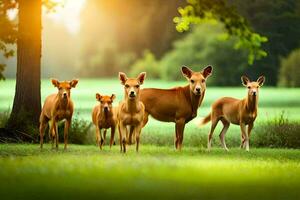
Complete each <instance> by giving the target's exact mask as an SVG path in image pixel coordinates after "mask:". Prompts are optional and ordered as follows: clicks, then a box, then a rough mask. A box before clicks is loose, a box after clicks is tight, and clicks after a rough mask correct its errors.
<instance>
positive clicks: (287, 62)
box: [279, 49, 300, 87]
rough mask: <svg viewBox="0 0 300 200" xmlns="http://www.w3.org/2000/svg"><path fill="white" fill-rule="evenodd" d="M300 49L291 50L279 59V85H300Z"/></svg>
mask: <svg viewBox="0 0 300 200" xmlns="http://www.w3.org/2000/svg"><path fill="white" fill-rule="evenodd" d="M299 63H300V49H297V50H294V51H292V52H291V53H290V54H289V55H288V56H287V57H286V58H283V59H282V60H281V67H280V71H279V86H286V87H300V67H299Z"/></svg>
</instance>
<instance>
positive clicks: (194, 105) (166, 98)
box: [141, 66, 212, 149]
mask: <svg viewBox="0 0 300 200" xmlns="http://www.w3.org/2000/svg"><path fill="white" fill-rule="evenodd" d="M181 71H182V74H183V76H184V77H186V78H187V80H188V81H189V85H187V86H185V87H176V88H173V89H155V88H147V89H143V90H141V101H142V102H143V103H144V105H145V118H144V125H145V124H146V123H147V121H148V115H151V116H152V117H153V118H155V119H157V120H159V121H163V122H175V131H176V132H175V147H176V149H181V147H182V142H183V133H184V127H185V124H186V123H188V122H189V121H190V120H192V119H193V118H195V117H196V116H197V109H198V107H199V106H200V105H201V103H202V101H203V98H204V95H205V90H206V83H205V82H206V79H207V77H208V76H210V74H211V72H212V67H211V66H208V67H206V68H205V69H204V70H203V71H201V72H193V71H192V70H191V69H189V68H188V67H185V66H183V67H182V69H181Z"/></svg>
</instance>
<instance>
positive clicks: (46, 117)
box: [40, 79, 78, 149]
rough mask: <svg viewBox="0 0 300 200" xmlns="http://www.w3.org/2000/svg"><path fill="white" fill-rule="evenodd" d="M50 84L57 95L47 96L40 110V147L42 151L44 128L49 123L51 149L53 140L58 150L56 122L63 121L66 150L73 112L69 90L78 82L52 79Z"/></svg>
mask: <svg viewBox="0 0 300 200" xmlns="http://www.w3.org/2000/svg"><path fill="white" fill-rule="evenodd" d="M51 82H52V84H53V85H54V86H55V87H56V88H57V89H58V93H57V94H51V95H49V96H48V97H47V98H46V100H45V103H44V106H43V108H42V112H41V115H40V146H41V149H42V148H43V138H44V132H45V128H46V127H47V124H48V123H49V121H50V129H49V133H50V135H51V139H52V148H54V139H55V144H56V149H58V122H59V121H61V120H65V128H64V143H65V147H64V149H67V145H68V133H69V128H70V125H71V120H72V116H73V111H74V104H73V101H72V100H71V88H75V87H76V85H77V83H78V80H72V81H61V82H60V81H58V80H56V79H52V80H51Z"/></svg>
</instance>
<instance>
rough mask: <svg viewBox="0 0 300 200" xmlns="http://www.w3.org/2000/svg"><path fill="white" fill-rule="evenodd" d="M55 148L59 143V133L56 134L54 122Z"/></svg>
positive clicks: (56, 129) (56, 124)
mask: <svg viewBox="0 0 300 200" xmlns="http://www.w3.org/2000/svg"><path fill="white" fill-rule="evenodd" d="M54 130H55V148H56V150H58V143H59V135H58V123H55V128H54Z"/></svg>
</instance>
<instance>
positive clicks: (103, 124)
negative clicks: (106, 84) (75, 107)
mask: <svg viewBox="0 0 300 200" xmlns="http://www.w3.org/2000/svg"><path fill="white" fill-rule="evenodd" d="M115 98H116V96H115V95H114V94H112V95H111V96H101V95H100V94H99V93H97V94H96V99H97V100H98V101H99V105H96V106H95V107H94V109H93V111H92V120H93V123H94V125H95V126H96V142H97V145H98V146H99V147H100V149H102V146H103V144H104V141H105V139H106V131H107V129H109V128H110V129H111V136H110V142H109V146H110V148H111V146H112V144H113V142H114V136H115V128H116V125H117V118H116V114H117V113H116V110H115V109H114V108H113V106H112V103H113V101H114V99H115ZM102 129H104V133H103V137H102V133H101V130H102Z"/></svg>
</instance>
